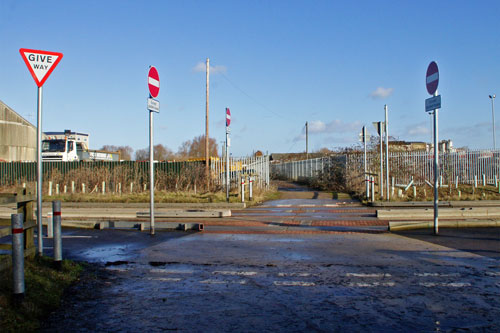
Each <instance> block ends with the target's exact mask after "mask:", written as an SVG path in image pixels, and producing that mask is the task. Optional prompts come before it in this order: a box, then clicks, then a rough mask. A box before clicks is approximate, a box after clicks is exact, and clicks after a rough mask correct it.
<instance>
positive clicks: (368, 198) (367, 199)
mask: <svg viewBox="0 0 500 333" xmlns="http://www.w3.org/2000/svg"><path fill="white" fill-rule="evenodd" d="M365 182H366V201H367V202H368V201H370V193H371V190H370V184H371V183H370V176H365Z"/></svg>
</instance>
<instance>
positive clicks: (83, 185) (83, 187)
mask: <svg viewBox="0 0 500 333" xmlns="http://www.w3.org/2000/svg"><path fill="white" fill-rule="evenodd" d="M82 193H85V183H82Z"/></svg>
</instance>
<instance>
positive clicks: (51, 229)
mask: <svg viewBox="0 0 500 333" xmlns="http://www.w3.org/2000/svg"><path fill="white" fill-rule="evenodd" d="M53 221H54V220H53V218H52V213H47V237H48V238H53V237H54V225H53V223H54V222H53Z"/></svg>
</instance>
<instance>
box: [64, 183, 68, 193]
mask: <svg viewBox="0 0 500 333" xmlns="http://www.w3.org/2000/svg"><path fill="white" fill-rule="evenodd" d="M67 192H68V186H66V185H64V194H66V193H67Z"/></svg>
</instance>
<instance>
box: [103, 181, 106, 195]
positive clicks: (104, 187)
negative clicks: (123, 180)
mask: <svg viewBox="0 0 500 333" xmlns="http://www.w3.org/2000/svg"><path fill="white" fill-rule="evenodd" d="M102 194H106V182H102Z"/></svg>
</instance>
